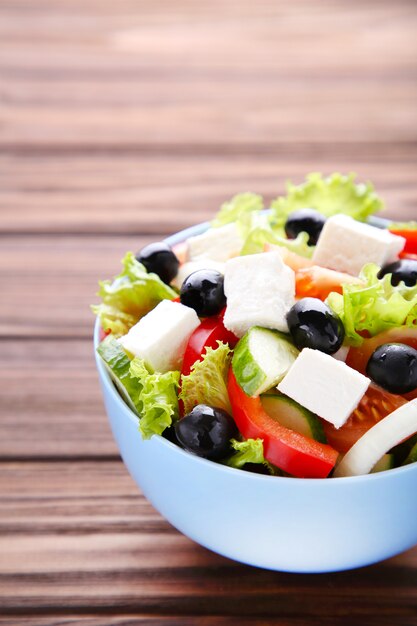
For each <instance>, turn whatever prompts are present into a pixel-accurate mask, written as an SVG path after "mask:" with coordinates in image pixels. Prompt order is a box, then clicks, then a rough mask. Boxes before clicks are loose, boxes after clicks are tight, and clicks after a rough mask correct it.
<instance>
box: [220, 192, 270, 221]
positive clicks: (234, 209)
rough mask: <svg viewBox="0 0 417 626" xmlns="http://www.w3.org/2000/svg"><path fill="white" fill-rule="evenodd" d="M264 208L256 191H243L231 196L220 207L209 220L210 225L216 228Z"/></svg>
mask: <svg viewBox="0 0 417 626" xmlns="http://www.w3.org/2000/svg"><path fill="white" fill-rule="evenodd" d="M263 208H264V203H263V199H262V196H259V195H258V194H256V193H251V192H249V191H248V192H245V193H239V194H237V195H236V196H233V198H231V199H230V200H227V201H226V202H224V203H223V204H222V206H221V207H220V210H219V212H218V213H217V215H216V216H215V218H214V219H213V221H212V222H211V226H213V227H214V228H217V227H218V226H224V225H225V224H230V223H231V222H236V221H238V220H240V219H243V217H244V216H245V215H248V214H250V213H253V212H259V211H261V210H262V209H263Z"/></svg>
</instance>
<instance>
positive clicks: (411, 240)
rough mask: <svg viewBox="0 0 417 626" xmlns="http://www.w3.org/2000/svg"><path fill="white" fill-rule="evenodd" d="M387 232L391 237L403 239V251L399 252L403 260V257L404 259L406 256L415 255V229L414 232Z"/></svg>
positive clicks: (398, 230)
mask: <svg viewBox="0 0 417 626" xmlns="http://www.w3.org/2000/svg"><path fill="white" fill-rule="evenodd" d="M389 231H390V233H392V234H393V235H399V236H400V237H404V239H405V246H404V250H403V251H402V252H401V254H400V257H402V258H403V256H404V257H405V258H406V257H407V255H408V254H417V228H416V229H414V230H407V229H401V228H392V229H391V228H390V229H389Z"/></svg>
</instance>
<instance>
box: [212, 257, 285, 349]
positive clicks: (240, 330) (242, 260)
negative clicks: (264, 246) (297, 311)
mask: <svg viewBox="0 0 417 626" xmlns="http://www.w3.org/2000/svg"><path fill="white" fill-rule="evenodd" d="M224 292H225V294H226V298H227V307H226V313H225V316H224V325H225V326H226V328H228V329H229V330H230V331H232V332H233V333H234V334H235V335H236V336H237V337H242V336H243V335H244V334H245V332H246V331H247V330H249V328H251V327H252V326H263V327H264V328H274V329H276V330H281V331H283V332H287V331H288V324H287V320H286V315H287V313H288V311H289V310H290V308H291V307H292V306H293V304H294V302H295V274H294V271H293V270H292V269H291V268H289V267H288V266H287V265H285V264H284V263H283V261H282V259H281V256H280V254H279V252H276V251H274V252H264V253H262V254H249V255H247V256H239V257H236V258H234V259H230V260H229V261H227V263H226V266H225V272H224Z"/></svg>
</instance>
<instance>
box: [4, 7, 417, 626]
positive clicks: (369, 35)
mask: <svg viewBox="0 0 417 626" xmlns="http://www.w3.org/2000/svg"><path fill="white" fill-rule="evenodd" d="M416 25H417V5H416V3H415V2H414V0H399V1H397V2H395V3H394V2H392V0H380V2H371V1H370V0H352V1H351V2H349V3H346V2H343V0H320V1H318V2H310V0H294V1H293V2H291V3H288V2H286V1H285V0H259V1H257V2H256V3H254V2H253V0H241V1H240V2H236V1H235V0H212V1H211V2H209V3H199V2H192V1H191V0H175V2H174V1H168V0H153V1H152V2H145V1H143V0H118V2H116V3H115V2H112V1H111V0H60V2H58V3H56V2H55V3H54V2H51V1H50V0H39V1H38V2H36V3H34V2H32V3H31V2H27V0H13V2H9V1H7V0H3V1H1V2H0V294H1V296H0V348H1V350H0V501H1V507H0V625H2V624H4V625H7V626H8V625H9V624H16V625H19V626H20V625H26V626H40V625H42V626H50V625H52V624H53V625H58V624H60V625H66V624H71V625H72V624H85V625H88V626H104V625H106V626H107V625H115V626H131V625H132V626H133V624H140V625H142V624H143V625H149V626H166V625H168V624H169V625H170V626H191V625H194V624H198V625H201V626H231V625H232V624H233V625H235V624H239V625H242V626H246V625H249V624H252V625H253V626H269V624H278V625H281V626H305V625H306V624H308V625H309V626H316V625H317V626H318V625H320V626H355V625H356V624H357V625H360V626H363V624H366V625H367V626H388V625H389V626H392V625H393V624H395V626H416V625H417V593H416V589H417V578H416V576H417V552H416V549H413V550H410V551H408V552H407V553H405V554H403V555H399V556H398V557H396V558H394V559H391V560H389V561H387V562H385V563H382V564H379V565H376V566H373V567H370V568H365V569H362V570H357V571H354V572H345V573H340V574H331V575H321V576H297V575H287V574H283V573H277V572H267V571H263V570H257V569H252V568H249V567H246V566H243V565H239V564H237V563H234V562H232V561H229V560H228V559H224V558H222V557H220V556H218V555H215V554H213V553H210V552H208V551H207V550H205V549H204V548H201V547H200V546H198V545H196V544H195V543H193V542H191V541H190V540H189V539H187V538H186V537H184V536H182V535H180V534H179V533H178V532H177V531H176V530H175V529H174V528H173V527H172V526H170V525H169V524H168V523H167V522H166V521H164V520H163V519H162V518H161V516H160V515H159V514H158V513H157V512H156V511H155V510H154V509H153V508H152V507H151V506H150V504H149V503H147V501H146V500H145V498H144V497H143V495H142V494H141V493H140V492H139V491H138V489H137V487H136V486H135V484H134V483H133V481H132V480H131V478H130V477H129V475H128V473H127V471H126V469H125V467H124V466H123V464H122V463H121V461H120V460H119V456H118V452H117V448H116V445H115V443H114V442H113V439H112V436H111V433H110V429H109V427H108V424H107V419H106V417H105V414H104V408H103V405H102V400H101V397H100V391H99V388H98V383H97V376H96V373H95V369H94V361H93V352H92V345H91V333H92V325H93V317H92V315H91V312H90V310H89V305H90V304H91V303H92V302H94V301H95V292H96V290H97V281H98V280H99V279H101V278H106V277H110V276H112V275H114V274H117V273H118V271H119V267H120V265H119V261H120V259H121V257H122V256H123V254H124V252H125V251H126V250H128V249H131V250H136V249H138V248H140V247H141V246H142V245H144V244H145V243H147V242H150V241H152V240H158V239H160V238H162V237H164V236H166V235H167V234H169V233H172V232H175V231H177V230H179V229H181V228H184V227H186V226H189V225H190V224H193V223H196V222H200V221H205V220H207V219H210V218H211V217H212V215H213V213H214V212H215V211H216V210H217V208H218V207H219V205H220V204H221V203H222V202H223V201H224V200H225V199H227V198H228V197H230V196H232V195H233V194H235V193H237V192H239V191H244V190H253V191H257V192H258V193H261V194H263V195H264V197H265V200H266V203H268V202H269V201H270V200H271V199H272V198H273V197H275V196H276V195H278V194H281V193H283V192H284V189H285V181H286V180H288V179H291V180H293V181H294V182H301V181H302V179H303V178H304V176H305V174H306V173H307V172H309V171H322V172H323V173H330V172H332V171H336V170H338V171H342V172H348V171H356V172H358V174H359V175H360V177H361V179H370V180H372V181H373V182H374V184H375V186H376V188H377V190H378V191H379V193H380V194H381V196H382V197H383V198H384V200H385V202H386V214H389V215H392V216H395V218H396V219H412V218H414V219H417V210H416V206H417V194H416V184H415V171H416V163H417V106H416V105H417V88H416V76H417V44H416V37H415V30H416Z"/></svg>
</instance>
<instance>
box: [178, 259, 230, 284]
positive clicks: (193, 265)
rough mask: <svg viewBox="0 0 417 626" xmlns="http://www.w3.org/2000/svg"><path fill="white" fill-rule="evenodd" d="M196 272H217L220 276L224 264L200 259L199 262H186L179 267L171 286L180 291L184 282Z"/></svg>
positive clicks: (222, 272)
mask: <svg viewBox="0 0 417 626" xmlns="http://www.w3.org/2000/svg"><path fill="white" fill-rule="evenodd" d="M198 270H217V271H218V272H220V274H224V263H220V262H219V261H213V260H212V259H200V260H199V261H187V262H186V263H183V265H181V266H180V268H179V270H178V274H177V275H176V277H175V278H174V280H173V281H171V284H172V285H174V286H175V287H177V288H178V289H181V285H182V283H183V282H184V280H185V279H186V278H187V277H188V276H189V275H190V274H192V273H193V272H197V271H198Z"/></svg>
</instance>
